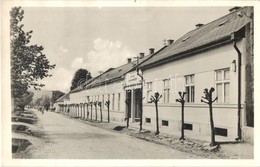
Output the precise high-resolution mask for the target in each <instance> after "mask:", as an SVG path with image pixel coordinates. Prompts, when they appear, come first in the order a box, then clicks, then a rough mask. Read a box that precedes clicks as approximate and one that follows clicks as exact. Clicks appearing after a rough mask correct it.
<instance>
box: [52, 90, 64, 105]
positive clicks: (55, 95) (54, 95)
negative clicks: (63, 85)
mask: <svg viewBox="0 0 260 167" xmlns="http://www.w3.org/2000/svg"><path fill="white" fill-rule="evenodd" d="M64 94H65V93H63V92H61V91H59V90H55V91H53V93H52V97H51V102H52V103H55V101H56V100H58V99H59V98H60V97H61V96H63V95H64Z"/></svg>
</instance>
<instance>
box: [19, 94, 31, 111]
mask: <svg viewBox="0 0 260 167" xmlns="http://www.w3.org/2000/svg"><path fill="white" fill-rule="evenodd" d="M33 95H34V94H33V92H26V93H24V94H23V95H22V97H20V98H19V99H17V100H16V101H15V102H16V104H15V106H17V107H19V108H20V109H21V110H22V111H24V108H25V106H26V105H28V104H30V103H31V102H32V100H33Z"/></svg>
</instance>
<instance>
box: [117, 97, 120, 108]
mask: <svg viewBox="0 0 260 167" xmlns="http://www.w3.org/2000/svg"><path fill="white" fill-rule="evenodd" d="M117 105H118V111H120V93H118V99H117Z"/></svg>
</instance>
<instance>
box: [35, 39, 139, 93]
mask: <svg viewBox="0 0 260 167" xmlns="http://www.w3.org/2000/svg"><path fill="white" fill-rule="evenodd" d="M62 49H63V51H66V50H67V49H65V48H63V47H60V48H59V50H62ZM133 56H135V53H134V52H133V51H132V50H131V49H130V48H129V47H128V46H126V45H124V44H123V43H122V42H121V41H110V40H107V39H102V38H97V39H95V40H94V41H93V47H92V50H90V51H89V52H88V53H87V54H86V56H85V57H76V58H74V59H73V60H72V61H71V64H70V65H69V66H65V67H62V66H58V65H57V66H56V68H55V69H53V70H51V74H52V77H48V78H44V79H43V80H41V81H40V83H43V84H45V85H46V86H45V87H44V88H43V89H44V90H61V91H64V92H68V91H69V88H70V85H71V80H72V78H73V75H74V73H75V72H76V71H77V70H78V69H80V68H84V69H87V70H88V71H89V72H91V75H92V76H93V77H94V76H97V75H98V71H103V72H104V71H106V70H107V69H108V68H111V67H118V66H121V65H123V64H126V63H127V58H129V57H133Z"/></svg>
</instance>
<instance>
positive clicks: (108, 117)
mask: <svg viewBox="0 0 260 167" xmlns="http://www.w3.org/2000/svg"><path fill="white" fill-rule="evenodd" d="M107 114H108V116H107V120H108V123H110V113H109V106H108V107H107Z"/></svg>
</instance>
